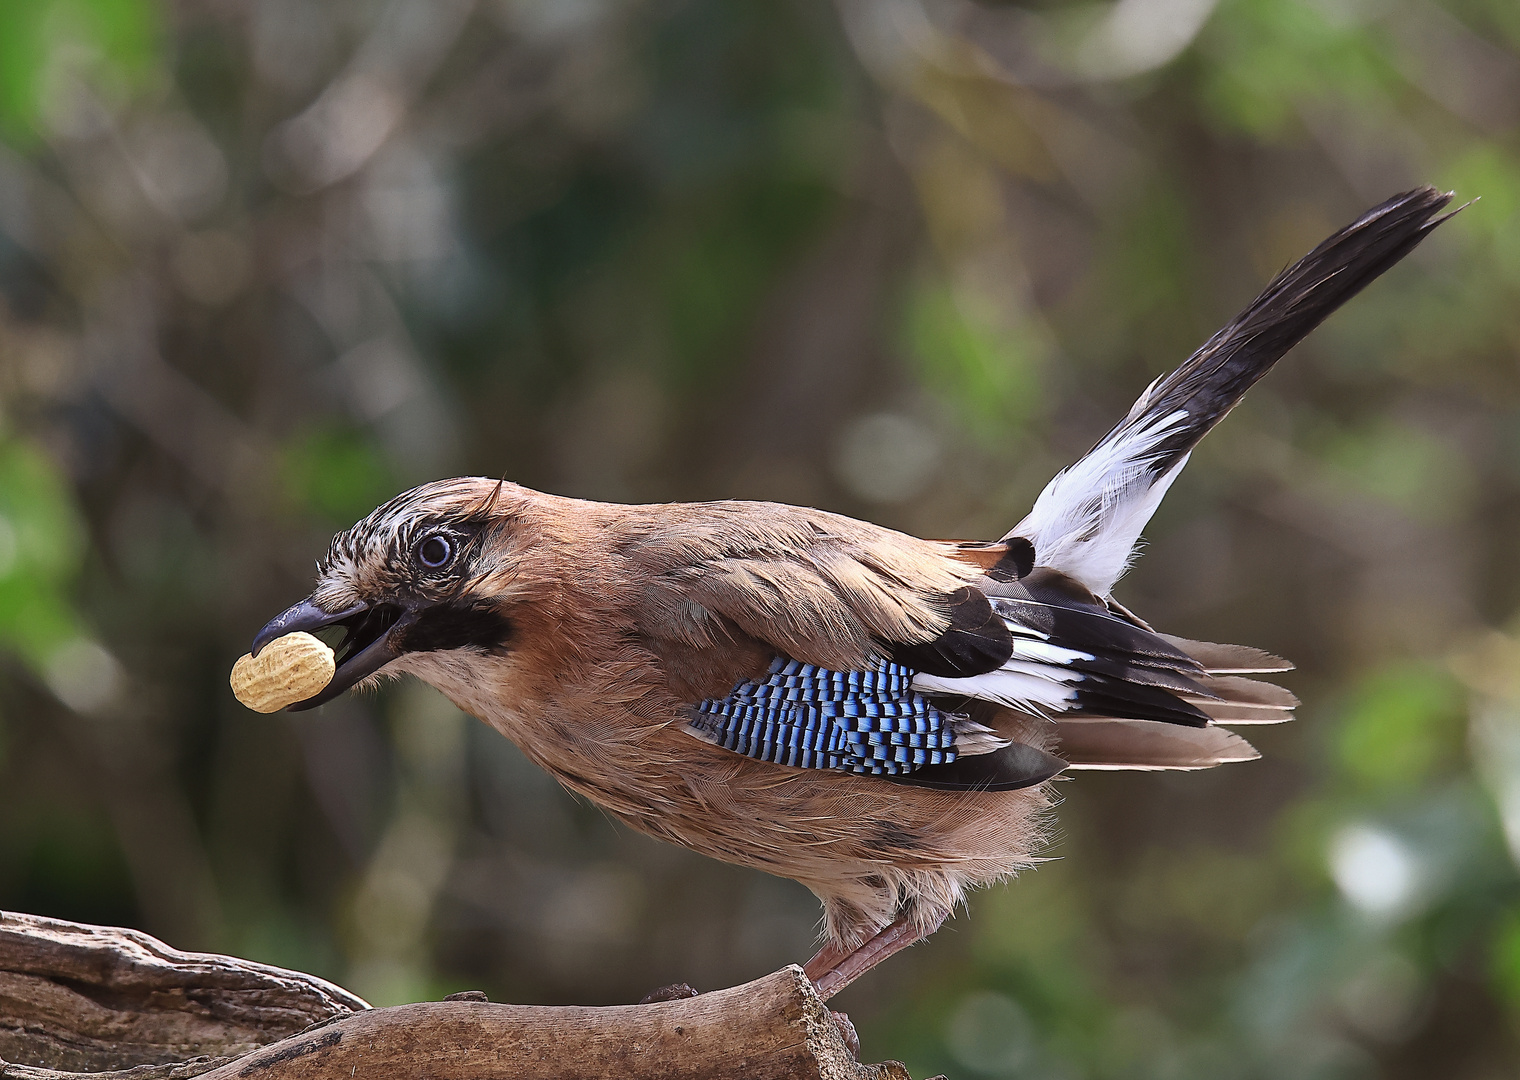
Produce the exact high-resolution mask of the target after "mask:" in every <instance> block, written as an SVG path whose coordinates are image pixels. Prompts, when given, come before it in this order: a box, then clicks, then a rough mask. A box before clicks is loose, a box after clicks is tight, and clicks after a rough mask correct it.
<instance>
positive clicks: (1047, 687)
mask: <svg viewBox="0 0 1520 1080" xmlns="http://www.w3.org/2000/svg"><path fill="white" fill-rule="evenodd" d="M1451 199H1452V193H1450V192H1446V193H1443V192H1441V191H1438V190H1437V189H1435V188H1433V187H1421V188H1417V189H1415V190H1412V191H1408V192H1404V193H1402V194H1399V195H1396V196H1394V197H1392V198H1390V199H1388V200H1387V201H1385V202H1383V203H1381V204H1379V205H1377V206H1375V207H1373V208H1372V209H1370V210H1368V211H1367V212H1366V213H1364V214H1363V215H1362V216H1360V217H1359V218H1357V220H1356V221H1354V222H1352V223H1351V224H1350V225H1348V226H1346V227H1345V228H1343V229H1341V230H1339V231H1338V232H1336V233H1334V234H1333V235H1332V236H1330V237H1329V238H1328V239H1327V240H1325V241H1324V242H1323V243H1321V244H1320V245H1319V246H1317V247H1316V248H1314V249H1313V250H1312V251H1311V252H1309V253H1308V254H1307V255H1306V256H1304V258H1302V259H1300V260H1299V261H1298V262H1296V263H1294V264H1293V265H1291V266H1290V267H1288V268H1287V269H1286V270H1284V271H1282V272H1281V273H1280V274H1279V275H1277V276H1276V277H1275V278H1274V279H1273V280H1272V281H1271V282H1270V283H1269V284H1268V285H1267V286H1266V288H1265V290H1264V291H1263V292H1262V293H1261V295H1260V296H1258V297H1257V298H1256V299H1255V300H1253V301H1252V302H1251V303H1250V304H1249V305H1248V306H1247V307H1246V308H1245V309H1244V310H1243V311H1242V312H1241V313H1240V314H1239V315H1237V316H1236V317H1235V318H1234V319H1232V320H1230V321H1229V322H1228V323H1227V324H1226V325H1225V326H1224V327H1223V328H1222V329H1221V330H1220V331H1219V332H1218V333H1216V334H1215V335H1214V336H1213V337H1211V338H1209V340H1208V341H1207V342H1205V343H1204V344H1203V345H1202V346H1201V347H1200V348H1199V349H1198V350H1197V351H1196V352H1195V353H1193V355H1192V356H1191V357H1189V358H1188V359H1187V360H1186V361H1185V362H1184V363H1182V364H1181V366H1179V367H1178V368H1177V369H1176V370H1175V371H1173V372H1171V373H1170V374H1168V375H1166V376H1164V377H1161V378H1158V379H1157V380H1155V381H1154V382H1152V383H1151V384H1150V385H1149V386H1148V387H1146V389H1145V390H1144V391H1143V392H1142V393H1141V394H1140V396H1139V399H1138V400H1137V401H1136V402H1135V404H1134V406H1133V407H1132V408H1131V409H1130V410H1129V412H1128V413H1127V414H1126V415H1125V416H1124V418H1123V419H1122V420H1120V421H1119V422H1118V424H1116V425H1115V426H1114V427H1113V429H1112V430H1110V431H1109V432H1108V433H1107V434H1106V435H1104V436H1103V437H1102V438H1101V439H1099V440H1098V442H1097V443H1096V445H1094V446H1093V448H1092V449H1091V450H1090V451H1089V452H1088V453H1087V454H1086V455H1085V456H1083V457H1082V458H1081V459H1080V460H1078V461H1077V462H1076V463H1075V464H1073V465H1071V466H1070V467H1068V468H1066V469H1064V470H1063V471H1061V472H1060V473H1059V474H1057V475H1056V476H1055V477H1054V478H1053V479H1052V480H1051V481H1050V482H1049V484H1048V485H1047V486H1046V487H1045V488H1044V490H1043V491H1042V492H1041V493H1040V495H1039V496H1038V497H1037V498H1036V500H1035V502H1034V505H1033V507H1032V508H1031V509H1030V511H1029V513H1028V515H1027V516H1026V517H1025V518H1024V519H1023V520H1022V521H1021V522H1019V523H1018V524H1017V525H1015V526H1014V527H1013V528H1012V529H1010V530H1009V531H1008V532H1007V533H1006V534H1005V535H1004V536H1003V537H1001V538H1000V539H999V540H996V541H991V542H986V541H954V542H952V541H936V540H924V539H919V538H917V537H913V536H909V535H906V534H904V533H901V532H897V531H894V530H891V529H888V528H884V527H881V526H878V525H874V524H870V523H868V522H864V521H859V520H856V519H853V518H849V517H845V516H842V515H839V514H835V513H830V512H826V511H823V510H819V509H813V508H808V507H799V506H789V505H782V504H776V503H768V502H747V501H719V502H706V503H671V504H653V505H622V504H611V503H603V502H591V501H586V500H581V499H574V498H567V497H563V496H557V495H551V494H545V493H541V492H538V491H534V490H531V489H529V488H526V487H522V486H520V485H517V484H514V483H510V482H508V481H506V480H496V479H489V478H483V477H463V478H455V479H447V480H440V481H437V482H433V483H428V484H424V485H422V486H420V487H417V488H414V489H413V490H410V491H407V492H405V493H403V494H400V495H398V496H396V497H395V498H393V499H391V500H390V501H388V502H386V503H385V504H384V505H382V506H380V507H379V508H377V509H376V510H375V511H374V512H372V513H371V514H369V515H368V516H366V517H365V518H364V519H363V520H361V521H359V522H358V523H357V524H355V525H353V526H352V527H351V528H349V529H347V530H345V531H344V532H341V533H339V534H338V535H337V536H336V537H334V539H333V540H332V543H331V545H330V547H329V549H328V550H327V552H326V554H325V556H324V557H323V558H322V559H321V560H320V561H319V563H318V574H317V580H316V586H315V588H314V590H313V591H312V593H311V595H310V596H309V597H307V598H306V599H305V600H302V601H300V602H299V603H297V604H295V605H293V606H292V607H290V608H288V609H287V610H286V611H284V612H283V613H282V614H280V615H278V616H277V617H275V618H274V619H273V620H271V621H270V622H269V623H268V624H267V625H266V626H265V627H264V628H263V629H262V630H260V631H259V633H258V634H257V635H256V637H255V639H254V643H253V650H252V651H253V653H254V655H257V654H258V652H259V650H260V649H262V648H264V647H265V646H266V645H267V644H268V643H269V642H271V641H274V640H275V639H277V638H279V637H281V636H283V635H285V634H288V633H291V632H293V631H307V632H312V633H315V632H319V631H327V630H331V631H332V636H333V637H336V635H337V634H338V633H340V632H341V634H342V639H341V641H339V642H338V643H337V645H336V650H337V654H338V655H337V665H336V671H335V674H334V676H333V679H332V681H331V682H330V683H329V684H328V685H327V686H326V688H325V689H323V690H322V691H321V692H320V693H317V694H315V695H314V696H312V697H310V698H309V699H307V700H304V701H301V702H298V703H296V704H293V705H291V706H290V709H291V710H292V711H300V710H303V709H309V708H313V707H316V706H318V705H321V704H322V703H324V702H326V701H329V700H332V699H333V698H334V697H336V696H337V695H339V694H341V693H343V692H345V691H346V690H348V689H349V688H351V687H355V686H370V685H373V684H375V683H376V682H377V681H378V680H380V679H382V678H384V677H389V676H393V675H411V676H415V677H416V678H418V679H421V680H422V681H423V682H426V683H428V684H430V685H432V686H433V687H435V688H437V689H438V690H439V691H441V692H442V693H443V694H444V696H446V697H447V698H448V699H449V700H450V701H452V702H453V703H454V704H455V705H457V706H458V707H459V708H460V709H462V710H464V711H465V712H466V713H469V714H471V715H473V716H475V717H477V718H479V719H480V720H482V721H484V722H485V723H487V724H488V725H490V726H491V727H493V728H495V729H496V730H497V731H499V732H500V733H501V734H502V735H505V736H506V737H507V738H508V739H510V740H512V741H513V742H514V743H515V744H516V745H517V746H518V747H519V748H520V749H521V750H522V752H523V753H524V754H525V755H526V756H527V757H528V758H529V759H531V760H532V761H533V762H534V763H536V764H537V765H538V766H540V767H542V768H543V769H545V770H546V771H547V772H549V773H550V774H551V775H552V776H554V777H555V778H556V779H557V780H558V781H559V782H560V783H561V784H562V785H563V786H564V787H565V788H567V789H569V791H571V792H573V793H574V794H576V795H579V796H583V797H584V798H586V799H588V800H590V801H591V802H592V803H594V804H596V805H597V806H599V807H602V808H603V809H604V810H606V811H607V812H608V813H609V814H610V815H611V816H612V817H614V818H615V819H617V820H618V821H621V822H624V823H626V824H627V825H629V826H631V827H632V828H634V829H636V830H638V831H640V832H642V833H646V834H649V835H651V836H654V837H657V838H659V839H661V840H665V841H669V842H670V843H673V844H676V845H678V846H680V847H684V848H688V849H690V850H693V851H696V852H700V853H702V854H704V855H707V856H711V857H712V858H715V859H719V860H722V861H724V862H728V863H735V864H738V865H741V866H746V867H752V868H754V869H758V870H761V871H765V872H767V873H770V874H774V875H778V876H782V877H786V878H791V879H793V880H796V881H798V882H801V883H802V884H803V885H805V886H806V887H807V888H809V889H810V890H811V891H812V892H813V893H814V894H815V895H816V896H817V897H818V898H819V900H820V901H821V902H822V908H823V918H822V933H821V945H820V948H819V950H818V952H817V955H815V956H814V957H813V958H812V959H811V960H809V961H808V962H807V963H806V964H805V965H804V971H805V972H806V974H807V976H808V977H809V978H810V979H811V980H812V981H813V983H814V985H815V987H816V988H817V990H818V993H819V994H820V996H821V997H823V998H825V999H827V998H828V997H831V996H832V995H834V994H836V993H838V992H839V991H840V990H841V989H843V988H844V987H845V986H847V985H849V984H850V983H851V982H853V981H854V980H856V979H858V978H859V977H860V976H862V975H863V974H865V973H866V972H867V971H869V970H870V969H872V968H873V967H875V966H876V965H877V964H879V963H881V962H882V961H883V960H885V959H887V958H888V957H890V956H892V955H893V954H895V953H896V952H898V951H899V950H901V949H903V948H906V947H907V946H909V945H912V944H914V943H915V942H918V941H920V940H922V939H924V938H926V937H928V936H929V935H931V934H932V933H934V931H935V930H937V929H938V928H939V927H940V925H941V924H942V923H943V922H944V921H945V919H946V918H947V917H948V916H949V915H950V914H951V913H952V912H953V911H954V910H955V909H956V908H957V906H958V905H959V904H960V903H961V902H962V901H963V899H964V898H965V896H966V893H967V892H968V891H969V890H971V889H973V888H976V887H979V886H985V885H989V884H991V883H994V882H998V881H1001V880H1004V879H1007V878H1009V877H1012V876H1014V875H1016V874H1017V873H1018V872H1019V871H1021V870H1024V869H1026V868H1028V867H1029V866H1031V865H1032V864H1033V863H1035V862H1036V861H1037V860H1038V858H1039V856H1040V852H1041V850H1042V846H1043V845H1044V844H1046V843H1047V840H1048V837H1049V835H1050V828H1051V815H1052V806H1053V803H1054V801H1055V799H1054V797H1053V792H1052V785H1053V781H1054V780H1055V779H1056V778H1057V777H1059V776H1062V775H1063V774H1065V773H1067V772H1070V771H1078V770H1083V769H1139V770H1167V769H1201V768H1209V767H1213V766H1216V765H1222V764H1226V763H1232V762H1242V761H1247V760H1250V759H1253V758H1255V757H1257V756H1258V754H1257V752H1256V751H1255V749H1254V748H1253V747H1252V746H1251V745H1250V744H1249V743H1248V742H1247V741H1246V740H1245V739H1243V738H1242V737H1241V736H1240V735H1239V734H1236V733H1235V732H1233V731H1231V730H1230V729H1231V728H1232V727H1234V726H1240V725H1250V724H1261V723H1275V722H1279V721H1282V720H1286V719H1289V718H1290V717H1291V715H1292V709H1293V708H1294V706H1296V705H1297V700H1296V699H1295V697H1294V696H1293V695H1292V694H1291V693H1290V692H1289V691H1287V690H1285V689H1283V688H1281V687H1279V686H1277V685H1275V684H1272V683H1270V682H1266V681H1262V680H1260V679H1257V678H1254V677H1253V676H1260V675H1271V674H1275V673H1279V672H1283V671H1287V670H1289V669H1290V668H1291V667H1292V665H1291V664H1290V663H1288V662H1287V661H1285V660H1282V659H1279V658H1278V657H1276V656H1273V655H1270V654H1268V653H1266V652H1263V651H1261V650H1258V649H1254V648H1250V647H1246V646H1238V645H1225V644H1216V643H1210V642H1202V641H1193V640H1188V639H1186V638H1181V637H1176V636H1172V635H1168V634H1164V633H1160V632H1158V631H1156V630H1154V629H1153V628H1152V627H1151V626H1150V625H1149V624H1148V623H1146V622H1145V621H1144V620H1143V619H1141V618H1140V617H1139V616H1137V615H1135V614H1133V613H1131V612H1130V611H1129V610H1128V609H1127V608H1125V607H1124V606H1123V605H1122V604H1121V603H1120V602H1119V601H1117V600H1116V599H1114V597H1113V589H1114V585H1115V583H1116V582H1117V581H1118V580H1119V578H1120V577H1121V576H1122V575H1123V574H1124V573H1125V571H1126V570H1127V569H1128V567H1129V565H1130V563H1131V562H1132V561H1133V559H1134V558H1135V556H1136V553H1137V548H1138V546H1139V543H1140V539H1141V533H1142V531H1143V530H1144V529H1145V527H1146V525H1147V523H1148V522H1149V520H1150V518H1151V516H1152V514H1153V513H1154V512H1155V510H1156V508H1157V506H1158V505H1159V503H1160V502H1161V500H1162V497H1163V496H1164V495H1165V494H1166V492H1167V490H1168V489H1169V488H1170V487H1171V485H1172V484H1173V482H1174V481H1175V480H1176V479H1177V477H1178V474H1179V473H1180V472H1181V471H1182V469H1183V467H1184V466H1185V465H1186V463H1187V461H1188V457H1189V455H1190V454H1191V452H1192V450H1193V448H1194V447H1195V446H1196V445H1197V444H1198V442H1199V440H1200V439H1202V438H1203V436H1204V435H1205V434H1207V433H1208V431H1209V430H1210V429H1212V428H1213V427H1214V425H1215V424H1217V423H1218V422H1219V421H1220V420H1221V419H1223V418H1224V416H1225V415H1226V414H1227V413H1228V412H1229V411H1230V410H1231V409H1232V408H1234V406H1235V405H1236V404H1237V403H1238V402H1239V401H1240V400H1241V398H1242V397H1243V395H1244V394H1245V393H1246V391H1247V390H1248V389H1249V388H1250V387H1251V386H1252V385H1253V384H1254V383H1255V382H1256V380H1258V379H1259V378H1261V377H1262V376H1263V375H1265V374H1266V373H1267V371H1268V370H1269V369H1270V368H1271V367H1272V366H1273V365H1274V364H1275V363H1276V362H1277V360H1278V359H1279V358H1281V357H1282V356H1283V355H1284V354H1285V353H1286V352H1287V351H1288V350H1289V349H1291V348H1292V347H1293V346H1294V345H1296V344H1297V343H1298V342H1299V341H1301V340H1302V339H1303V338H1304V337H1305V336H1306V335H1307V334H1308V333H1309V332H1310V331H1312V330H1313V329H1314V328H1315V327H1316V326H1318V325H1319V324H1320V322H1321V321H1323V320H1324V319H1325V318H1326V317H1327V316H1328V315H1329V314H1331V313H1332V312H1333V311H1335V310H1336V309H1337V308H1339V307H1340V306H1341V305H1342V304H1344V303H1345V302H1346V301H1348V300H1350V299H1351V298H1352V297H1353V296H1355V295H1356V294H1357V293H1358V292H1360V291H1361V290H1362V289H1363V288H1365V287H1366V286H1367V285H1369V284H1370V283H1371V282H1372V281H1373V280H1375V279H1376V278H1377V277H1378V276H1379V275H1381V274H1382V273H1383V272H1384V271H1386V270H1387V269H1388V268H1390V267H1391V266H1393V265H1394V264H1395V263H1397V262H1398V261H1399V260H1401V259H1402V258H1404V256H1406V255H1408V254H1409V253H1410V252H1411V251H1412V250H1413V249H1414V248H1415V247H1416V246H1417V245H1418V244H1419V243H1420V242H1421V241H1422V240H1423V239H1424V238H1425V237H1426V236H1427V235H1429V234H1430V232H1431V231H1432V230H1434V229H1435V228H1436V227H1437V226H1439V225H1440V224H1441V223H1442V222H1444V221H1446V220H1447V219H1448V218H1449V217H1450V216H1451V215H1452V214H1453V213H1455V212H1456V211H1451V212H1448V213H1445V214H1442V211H1443V210H1444V209H1445V208H1446V206H1447V204H1448V203H1449V202H1450V201H1451ZM1458 209H1461V208H1460V207H1459V208H1458Z"/></svg>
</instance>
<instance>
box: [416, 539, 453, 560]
mask: <svg viewBox="0 0 1520 1080" xmlns="http://www.w3.org/2000/svg"><path fill="white" fill-rule="evenodd" d="M452 551H453V549H452V548H451V547H450V546H449V542H448V541H447V540H445V539H444V538H443V537H441V536H430V537H428V538H427V539H426V540H424V541H423V542H422V543H421V544H420V545H418V547H417V557H418V558H419V559H421V560H422V565H423V566H442V565H443V564H444V563H446V562H448V561H449V555H450V554H451V553H452Z"/></svg>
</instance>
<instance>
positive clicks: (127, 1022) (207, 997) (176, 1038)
mask: <svg viewBox="0 0 1520 1080" xmlns="http://www.w3.org/2000/svg"><path fill="white" fill-rule="evenodd" d="M352 1076H372V1077H375V1076H406V1077H414V1076H415V1077H428V1078H430V1080H486V1078H501V1080H508V1078H510V1080H572V1078H573V1080H603V1078H606V1080H611V1078H613V1077H616V1078H617V1080H642V1078H646V1077H648V1078H651V1080H653V1078H656V1077H658V1078H660V1080H707V1078H724V1080H728V1078H732V1077H743V1078H744V1080H910V1078H909V1076H908V1073H907V1070H906V1069H904V1068H903V1066H902V1065H900V1064H898V1063H897V1062H886V1063H884V1064H880V1065H862V1064H860V1063H859V1062H857V1061H856V1060H855V1058H854V1055H853V1054H851V1052H850V1051H849V1050H848V1049H847V1048H846V1046H845V1044H844V1040H843V1039H842V1038H841V1037H840V1032H839V1028H838V1026H837V1025H836V1024H835V1023H834V1022H833V1020H832V1018H831V1017H830V1014H829V1011H828V1008H827V1007H826V1006H825V1005H824V1003H823V1001H822V1000H821V999H820V998H819V997H818V994H817V991H816V990H814V988H813V984H812V983H811V982H810V981H809V980H808V978H807V977H806V976H805V975H804V974H803V973H802V969H801V968H799V967H797V966H796V965H791V966H788V967H785V968H782V969H781V970H780V971H777V972H773V973H772V974H770V975H767V976H765V977H764V978H760V979H756V980H755V981H754V982H750V983H745V984H744V985H742V986H735V987H731V988H729V989H727V990H715V991H713V992H711V993H707V994H701V995H699V996H697V997H689V998H682V999H679V1000H675V1001H660V1002H654V1003H651V1004H647V1005H614V1006H604V1007H596V1008H593V1007H585V1006H549V1005H498V1004H492V1003H490V1002H486V1001H440V1002H421V1003H418V1004H413V1005H397V1006H393V1007H390V1008H384V1009H371V1008H370V1007H369V1006H368V1005H367V1004H366V1003H365V1002H364V1001H362V1000H361V999H359V998H357V997H355V996H354V995H353V994H350V993H348V992H347V991H346V990H343V989H341V988H340V987H337V986H334V985H333V984H331V983H329V982H326V981H325V980H322V979H318V978H316V977H315V976H311V975H304V974H302V973H300V972H292V971H285V970H282V969H280V968H274V967H269V966H267V965H264V964H254V963H251V962H249V961H246V960H238V959H234V958H232V957H225V956H213V955H209V954H204V953H184V952H178V951H176V950H174V949H170V948H169V947H168V946H166V945H164V944H163V943H162V942H159V941H156V940H154V939H153V938H151V937H148V936H147V935H146V934H141V933H138V932H136V931H133V930H120V929H114V928H106V927H92V926H83V925H81V924H78V923H66V922H62V921H60V920H54V919H41V918H37V917H35V916H28V915H10V914H5V913H0V1078H3V1080H188V1078H190V1077H201V1078H202V1080H234V1078H237V1080H249V1078H255V1080H315V1078H318V1077H322V1078H327V1077H352Z"/></svg>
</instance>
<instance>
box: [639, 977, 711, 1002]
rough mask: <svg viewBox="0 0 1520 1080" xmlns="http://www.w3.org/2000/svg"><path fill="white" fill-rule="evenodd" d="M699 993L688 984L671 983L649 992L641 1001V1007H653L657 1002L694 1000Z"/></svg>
mask: <svg viewBox="0 0 1520 1080" xmlns="http://www.w3.org/2000/svg"><path fill="white" fill-rule="evenodd" d="M698 993H699V991H697V990H694V989H693V988H692V987H691V986H689V985H688V984H686V983H683V982H682V983H671V984H670V985H669V986H660V987H656V988H655V989H653V990H651V991H649V993H647V994H645V995H644V996H643V997H642V998H640V999H639V1004H640V1005H653V1004H654V1003H655V1002H656V1001H681V1000H682V999H684V998H694V997H696V996H697V994H698Z"/></svg>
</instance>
